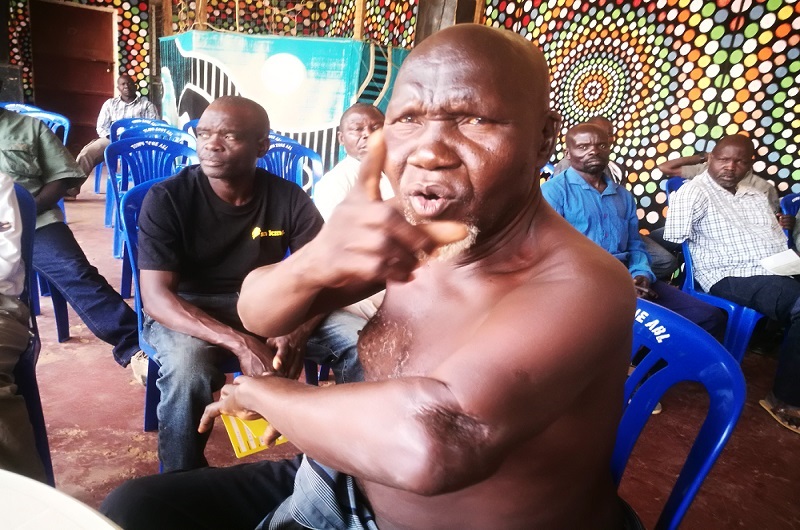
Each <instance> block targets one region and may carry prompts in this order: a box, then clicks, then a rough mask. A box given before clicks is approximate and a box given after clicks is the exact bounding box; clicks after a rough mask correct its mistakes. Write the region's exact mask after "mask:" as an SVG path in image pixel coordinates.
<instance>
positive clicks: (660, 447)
mask: <svg viewBox="0 0 800 530" xmlns="http://www.w3.org/2000/svg"><path fill="white" fill-rule="evenodd" d="M83 189H84V190H85V191H84V192H83V193H82V194H81V195H80V196H79V198H78V200H77V201H76V202H69V203H67V217H68V220H69V224H70V227H71V228H72V230H73V231H74V232H75V235H76V237H77V239H78V241H79V242H80V243H81V245H82V246H83V248H84V250H85V251H86V254H87V255H88V256H89V259H90V261H91V262H92V263H93V264H94V265H95V266H97V267H98V268H99V269H100V271H101V273H102V274H104V275H105V276H106V278H108V280H109V282H110V283H111V285H112V286H114V287H115V288H117V289H119V277H120V270H121V261H120V260H115V259H113V258H112V257H111V238H112V232H111V229H108V228H104V227H103V207H104V204H105V196H104V195H95V194H94V193H92V191H91V190H92V189H93V187H92V183H91V181H90V182H87V183H86V184H85V185H84V186H83ZM70 324H71V326H70V332H71V335H72V338H71V339H70V340H69V341H67V342H65V343H62V344H59V343H58V342H57V341H56V335H55V322H54V321H53V315H52V308H51V307H50V306H49V299H47V298H45V299H43V301H42V315H41V316H40V317H39V328H40V330H41V336H42V353H41V357H40V360H39V367H38V376H39V384H40V388H41V392H42V401H43V406H44V413H45V417H46V420H47V426H48V431H49V437H50V446H51V451H52V457H53V464H54V468H55V475H56V485H57V487H58V488H59V489H60V490H62V491H64V492H66V493H68V494H70V495H73V496H74V497H76V498H78V499H80V500H81V501H83V502H86V503H87V504H89V505H91V506H94V507H96V506H98V505H99V504H100V502H101V501H102V499H103V498H104V497H105V495H106V494H107V493H108V492H109V491H110V490H111V489H112V488H114V487H115V486H117V485H118V484H120V483H121V482H122V481H123V480H125V479H128V478H131V477H137V476H143V475H147V474H152V473H156V472H157V471H158V462H157V455H156V433H145V432H143V431H142V410H143V403H144V389H143V388H142V387H141V386H140V385H138V384H137V383H134V382H133V381H132V380H131V377H130V372H129V370H127V369H123V368H121V367H120V366H119V365H117V364H116V363H115V362H114V360H113V358H112V356H111V347H110V346H108V345H107V344H105V343H103V342H101V341H99V340H98V339H96V338H95V337H94V336H93V335H92V334H91V333H90V332H89V331H88V329H87V328H86V326H85V325H84V324H83V323H82V322H81V321H80V320H79V319H78V317H77V316H76V315H75V314H74V313H71V319H70ZM742 368H743V370H744V374H745V377H746V379H747V384H748V388H747V390H748V398H747V405H746V407H745V410H744V414H743V416H742V419H741V420H740V422H739V425H738V427H737V429H736V432H735V433H734V435H733V437H732V440H731V442H730V443H729V444H728V446H727V448H726V449H725V451H724V453H723V454H722V457H721V458H720V460H719V461H718V462H717V465H716V466H715V468H714V469H713V470H712V472H711V474H710V476H709V477H708V479H707V480H706V481H705V484H704V485H703V487H702V489H701V490H700V493H699V494H698V496H697V498H696V499H695V501H694V504H693V505H692V507H691V509H690V510H689V513H688V515H687V517H686V519H685V521H684V524H683V528H690V529H694V528H696V529H710V528H711V529H713V528H765V529H791V528H800V465H798V462H800V436H798V435H797V434H794V433H792V432H790V431H788V430H786V429H784V428H782V427H780V426H779V425H778V424H777V423H776V422H775V421H774V420H772V419H771V418H770V417H769V415H768V414H767V413H766V412H764V411H763V410H762V409H761V408H760V407H759V405H758V400H759V399H761V398H762V397H763V396H764V395H765V394H766V392H767V391H768V389H769V387H770V384H771V380H772V376H773V374H774V370H775V359H774V358H771V357H762V356H758V355H755V354H752V353H750V354H748V355H747V356H746V357H745V360H744V363H743V365H742ZM662 403H663V405H664V412H663V413H662V414H661V415H660V416H655V417H653V418H652V419H651V421H650V422H649V423H648V425H647V427H646V428H645V431H644V433H643V434H642V438H641V439H640V443H639V444H638V446H637V447H636V449H635V450H634V453H633V455H632V457H631V460H630V463H629V466H628V470H627V472H626V475H625V478H624V479H623V483H622V486H621V495H622V496H623V498H625V499H626V500H627V501H628V502H629V503H630V504H631V505H632V506H633V507H634V508H635V509H636V510H637V512H638V513H639V514H640V515H641V517H642V519H643V520H644V522H645V524H646V525H647V526H648V527H649V528H652V527H653V526H654V524H655V521H656V519H657V517H658V514H659V513H660V509H661V506H662V504H663V503H664V501H665V500H666V496H667V494H668V493H669V491H670V488H671V486H672V482H673V481H674V479H675V477H676V476H677V473H678V471H679V469H680V466H681V465H682V463H683V461H684V459H685V456H686V453H687V452H688V449H689V447H690V444H691V442H692V440H693V439H694V435H695V434H696V431H697V428H698V427H699V425H700V423H701V422H702V419H703V417H704V415H705V409H706V406H707V400H706V397H705V395H704V393H703V392H702V391H701V390H699V389H698V388H695V387H692V386H688V385H687V386H685V387H678V388H676V389H673V390H671V391H670V392H669V393H668V394H667V395H666V396H665V398H664V399H663V401H662ZM590 435H591V433H587V436H590ZM293 453H294V449H293V447H292V446H291V445H290V444H286V445H283V446H279V447H278V448H275V449H272V450H268V451H264V452H262V453H259V454H258V455H254V456H252V457H249V459H250V460H252V459H262V458H274V459H277V458H283V457H286V456H288V455H291V454H293ZM207 456H208V458H209V461H210V462H211V465H215V466H227V465H232V464H234V463H238V462H240V461H238V460H237V459H236V458H235V457H234V455H233V450H232V448H231V446H230V443H229V441H228V439H227V436H226V435H225V433H224V429H223V428H222V426H221V425H219V426H218V428H216V429H215V431H214V434H212V438H211V441H210V443H209V447H208V450H207ZM247 460H248V458H246V459H244V461H247Z"/></svg>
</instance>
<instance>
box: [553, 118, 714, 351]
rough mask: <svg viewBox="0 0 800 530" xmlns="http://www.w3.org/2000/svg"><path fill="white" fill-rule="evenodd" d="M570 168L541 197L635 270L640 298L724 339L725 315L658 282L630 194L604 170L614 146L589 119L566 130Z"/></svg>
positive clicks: (557, 176)
mask: <svg viewBox="0 0 800 530" xmlns="http://www.w3.org/2000/svg"><path fill="white" fill-rule="evenodd" d="M566 144H567V152H568V153H569V158H570V162H571V165H572V167H570V168H568V169H567V170H566V171H564V172H563V173H559V174H558V175H556V176H555V177H553V178H552V179H550V180H549V181H547V182H545V183H544V184H543V185H542V195H543V196H544V198H545V200H546V201H547V202H548V203H550V206H552V207H553V208H554V209H555V210H556V211H557V212H558V213H559V214H561V216H562V217H564V218H565V219H566V220H567V221H569V223H570V224H571V225H572V226H574V227H575V228H576V229H577V230H578V231H579V232H581V233H582V234H583V235H585V236H586V237H588V238H589V239H591V240H592V241H594V242H595V243H597V244H598V245H600V246H601V247H603V248H604V249H605V250H607V251H608V252H610V253H611V254H613V255H614V257H616V258H617V259H618V260H620V261H621V262H622V263H623V264H625V266H626V267H628V270H629V271H630V273H631V276H632V277H633V284H634V287H635V288H636V293H637V294H638V296H639V297H641V298H644V299H646V300H650V301H652V302H655V303H657V304H659V305H661V306H664V307H666V308H667V309H671V310H672V311H675V312H676V313H678V314H679V315H681V316H684V317H686V318H687V319H689V320H691V321H692V322H694V323H695V324H697V325H699V326H700V327H702V328H703V329H705V330H706V331H708V332H709V333H710V334H711V335H713V336H714V337H717V338H722V335H723V333H724V331H725V320H726V317H725V313H724V312H723V311H722V310H721V309H718V308H716V307H714V306H711V305H709V304H706V303H705V302H701V301H700V300H697V299H696V298H693V297H692V296H690V295H688V294H686V293H684V292H682V291H680V290H678V289H676V288H675V287H673V286H671V285H669V284H667V283H665V282H662V281H658V280H656V277H655V275H654V274H653V271H652V270H651V269H650V259H649V257H648V255H647V252H646V250H645V246H644V243H643V242H642V238H641V236H640V235H639V219H638V218H637V216H636V202H635V201H634V198H633V195H632V194H631V192H629V191H628V190H626V189H625V188H624V187H623V186H620V185H618V184H616V183H615V182H614V181H613V179H611V178H610V177H609V176H608V175H606V174H605V168H606V167H607V166H608V159H609V154H610V152H611V146H610V145H608V139H607V137H606V134H605V132H604V131H603V130H602V129H600V128H598V127H597V126H595V125H593V124H589V123H584V124H581V125H577V126H575V127H573V128H572V129H570V130H569V132H567V137H566Z"/></svg>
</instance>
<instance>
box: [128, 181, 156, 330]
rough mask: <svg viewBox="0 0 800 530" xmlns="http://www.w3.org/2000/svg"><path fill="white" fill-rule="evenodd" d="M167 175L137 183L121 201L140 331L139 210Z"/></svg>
mask: <svg viewBox="0 0 800 530" xmlns="http://www.w3.org/2000/svg"><path fill="white" fill-rule="evenodd" d="M166 178H167V177H158V178H155V179H152V180H147V181H145V182H142V183H141V184H137V185H136V186H134V187H132V188H131V189H129V190H128V192H127V193H125V195H123V197H122V201H121V203H120V218H121V219H122V232H123V235H124V237H125V244H126V245H127V247H128V259H129V260H130V264H131V271H132V273H133V274H132V278H133V293H134V295H133V300H134V310H135V311H136V314H137V315H138V316H139V331H141V330H142V318H141V317H142V311H141V310H142V299H141V296H140V295H139V269H138V263H139V212H140V211H141V209H142V201H144V197H145V195H147V192H148V191H149V190H150V188H151V187H152V186H153V184H155V183H156V182H161V181H162V180H164V179H166Z"/></svg>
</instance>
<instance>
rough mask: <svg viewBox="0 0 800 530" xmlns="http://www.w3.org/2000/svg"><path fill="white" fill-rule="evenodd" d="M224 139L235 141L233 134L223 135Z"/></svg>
mask: <svg viewBox="0 0 800 530" xmlns="http://www.w3.org/2000/svg"><path fill="white" fill-rule="evenodd" d="M225 139H226V140H236V135H235V134H226V135H225Z"/></svg>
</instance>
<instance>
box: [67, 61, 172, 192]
mask: <svg viewBox="0 0 800 530" xmlns="http://www.w3.org/2000/svg"><path fill="white" fill-rule="evenodd" d="M117 90H118V91H119V96H117V97H114V98H111V99H108V100H106V102H105V103H103V106H102V108H101V109H100V114H99V115H98V116H97V136H98V138H96V139H95V140H92V141H91V142H89V143H88V144H86V146H85V147H84V148H83V149H82V150H81V152H80V153H79V154H78V159H77V160H78V165H79V166H80V168H81V170H82V171H83V173H84V174H85V175H86V176H87V177H88V176H89V175H90V174H91V172H92V169H93V168H94V166H96V165H97V164H99V163H100V162H102V161H103V157H104V156H105V152H106V147H108V144H110V143H111V124H112V123H114V122H115V121H117V120H121V119H123V118H150V119H153V120H157V119H159V115H158V110H156V107H155V105H153V104H152V103H150V101H148V100H147V99H146V98H144V97H142V96H140V95H138V94H137V93H136V84H135V83H134V81H133V78H131V77H130V76H129V75H125V74H123V75H121V76H119V79H117ZM74 195H77V190H76V192H75V193H74Z"/></svg>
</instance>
